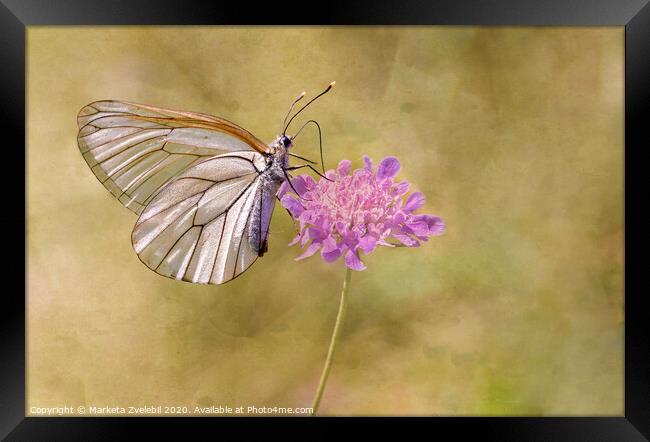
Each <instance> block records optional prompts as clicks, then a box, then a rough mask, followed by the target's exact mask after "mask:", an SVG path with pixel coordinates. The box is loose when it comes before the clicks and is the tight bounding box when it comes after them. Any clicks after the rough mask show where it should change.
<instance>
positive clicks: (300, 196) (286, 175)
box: [282, 167, 307, 200]
mask: <svg viewBox="0 0 650 442" xmlns="http://www.w3.org/2000/svg"><path fill="white" fill-rule="evenodd" d="M287 170H293V169H292V168H290V167H288V168H286V169H282V172H283V173H284V177H285V178H286V179H287V182H288V183H289V186H291V189H292V190H293V192H294V193H295V194H296V195H298V198H302V199H304V200H306V199H307V198H304V197H303V196H302V195H301V194H300V193H299V192H298V191H297V190H296V188H295V187H293V183H292V182H291V177H290V176H289V174H288V173H287Z"/></svg>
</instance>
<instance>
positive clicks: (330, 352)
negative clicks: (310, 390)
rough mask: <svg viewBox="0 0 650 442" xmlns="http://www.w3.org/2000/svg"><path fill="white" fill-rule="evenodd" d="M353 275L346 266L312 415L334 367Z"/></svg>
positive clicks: (314, 413)
mask: <svg viewBox="0 0 650 442" xmlns="http://www.w3.org/2000/svg"><path fill="white" fill-rule="evenodd" d="M351 277H352V271H351V270H350V268H349V267H346V271H345V279H344V280H343V290H342V291H341V301H340V303H339V313H338V315H337V316H336V323H335V324H334V331H333V332H332V339H331V341H330V348H329V350H328V352H327V359H325V367H324V368H323V373H322V374H321V376H320V382H319V384H318V389H317V390H316V396H315V397H314V402H313V403H312V406H311V408H312V411H311V415H312V416H315V415H316V412H317V411H318V405H320V400H321V398H322V397H323V390H325V384H326V383H327V377H328V376H329V374H330V368H332V358H333V356H334V349H335V348H336V342H337V341H338V338H339V334H340V333H341V325H342V324H343V318H344V317H345V309H346V307H347V303H348V287H349V286H350V278H351Z"/></svg>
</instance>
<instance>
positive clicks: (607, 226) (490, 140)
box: [27, 27, 624, 415]
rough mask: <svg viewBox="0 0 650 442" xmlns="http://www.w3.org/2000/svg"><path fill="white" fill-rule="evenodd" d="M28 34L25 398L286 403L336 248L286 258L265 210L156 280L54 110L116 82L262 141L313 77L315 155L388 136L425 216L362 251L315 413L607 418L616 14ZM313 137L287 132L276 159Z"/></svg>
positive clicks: (329, 304)
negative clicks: (228, 256) (412, 235)
mask: <svg viewBox="0 0 650 442" xmlns="http://www.w3.org/2000/svg"><path fill="white" fill-rule="evenodd" d="M27 43H28V44H27V48H28V59H27V72H28V97H27V104H28V121H27V124H28V150H27V172H28V173H27V189H28V198H27V205H28V214H27V215H28V226H27V228H28V244H27V253H28V258H27V264H28V291H27V308H28V318H27V319H28V330H27V345H28V361H27V363H28V373H27V408H28V409H27V412H28V414H29V409H30V408H31V407H33V406H38V407H53V406H63V405H68V406H77V405H84V406H91V405H94V406H122V407H127V406H130V405H133V406H144V405H163V406H164V405H176V406H188V407H190V410H193V407H194V406H195V405H201V406H210V405H215V406H219V405H221V406H231V407H236V406H240V405H243V406H248V405H252V406H258V407H261V406H267V407H268V406H282V407H305V406H310V403H311V400H312V397H313V394H314V391H315V389H316V385H317V383H318V378H319V375H320V372H321V369H322V365H323V362H324V359H325V355H326V351H327V346H328V343H329V337H330V333H331V330H332V327H333V323H334V319H335V316H336V311H337V307H338V300H339V292H340V287H341V283H342V279H343V276H344V273H345V270H344V266H343V264H342V262H340V261H339V262H337V263H335V264H327V263H325V262H323V261H322V260H321V259H320V257H318V256H315V257H312V258H310V259H308V260H304V261H299V262H295V261H294V260H293V258H295V257H296V256H297V255H298V254H299V253H300V251H299V250H298V249H297V248H296V247H292V248H289V247H287V243H288V242H289V241H290V240H291V239H292V238H293V236H294V234H295V228H294V227H293V224H292V221H291V219H290V218H289V216H288V215H287V213H286V212H285V211H284V210H283V209H282V208H279V207H278V208H276V211H275V215H274V218H273V221H272V226H271V229H272V230H271V232H272V233H271V238H270V244H269V252H268V254H267V255H266V256H265V257H264V258H262V259H260V260H258V261H257V263H256V264H254V266H253V267H251V268H250V269H249V270H248V271H247V272H246V273H245V274H244V275H243V276H242V277H240V278H238V279H237V280H235V281H233V282H230V283H228V284H226V285H224V286H201V285H192V284H189V283H183V282H176V281H173V280H170V279H167V278H163V277H161V276H158V275H156V274H155V273H153V272H152V271H150V270H149V269H147V268H146V267H145V266H143V265H142V264H141V263H140V262H139V260H138V258H137V256H136V254H135V252H134V251H133V250H132V247H131V241H130V235H131V229H132V228H133V225H134V223H135V220H136V216H135V215H134V214H133V213H132V212H130V211H129V210H127V209H125V208H124V207H122V206H121V205H120V204H119V203H118V202H117V201H115V200H114V199H113V198H112V197H111V196H110V194H109V193H108V192H107V191H106V190H105V189H104V187H103V186H102V185H101V184H100V183H99V182H98V181H97V179H96V178H95V177H94V175H93V174H92V173H91V171H90V170H89V168H88V167H87V165H86V163H85V162H84V160H83V159H82V157H81V155H80V153H79V151H78V148H77V145H76V133H77V127H76V113H77V111H78V110H79V109H80V108H81V107H82V106H84V105H85V104H87V103H90V102H92V101H94V100H98V99H123V100H131V101H136V102H142V103H147V104H151V105H155V106H161V107H170V108H175V109H182V110H193V111H198V112H205V113H210V114H214V115H219V116H223V117H225V118H227V119H230V120H232V121H234V122H236V123H238V124H240V125H242V126H244V127H245V128H247V129H249V130H250V131H251V132H253V133H254V134H256V135H257V136H258V137H259V138H261V139H263V140H266V141H270V140H272V139H273V138H274V137H275V136H276V135H277V133H278V131H279V130H280V125H281V122H282V118H283V117H284V114H285V111H286V110H287V107H288V105H289V103H290V101H291V100H292V99H293V98H294V97H295V96H296V95H297V94H298V93H299V92H301V91H302V90H307V92H308V94H312V95H313V94H315V93H317V92H318V91H319V90H321V89H322V88H323V87H324V86H326V85H327V84H328V83H329V82H330V81H332V80H336V81H337V85H336V87H335V88H334V90H333V91H332V92H331V93H330V94H328V95H326V96H325V97H323V98H321V99H320V100H319V101H318V102H317V103H315V104H314V105H313V106H312V107H311V109H310V110H309V111H306V112H304V118H302V115H301V117H300V120H301V121H305V119H307V118H316V119H318V121H319V122H320V123H321V125H322V126H323V129H324V143H325V161H326V164H327V166H329V167H333V166H335V164H336V163H337V162H338V161H339V160H341V159H343V158H348V159H350V160H352V162H353V166H354V167H361V165H362V161H361V156H362V155H363V154H364V153H367V154H368V155H370V156H371V157H372V158H373V159H374V160H375V162H378V161H379V160H381V159H382V158H383V157H384V156H385V155H396V156H397V157H399V159H400V161H401V163H402V169H401V171H400V173H399V175H398V177H399V178H403V179H407V180H409V181H410V182H411V183H412V189H413V190H418V189H419V190H421V191H422V192H424V194H425V195H426V197H427V202H426V205H425V207H424V208H423V209H422V210H421V212H422V213H432V214H436V215H439V216H441V217H442V218H443V219H444V220H445V222H446V223H447V231H446V232H445V234H444V235H442V236H440V237H436V238H433V239H432V240H431V241H430V242H428V243H426V244H424V245H423V246H422V247H420V248H413V249H411V248H401V249H386V248H382V249H381V250H379V251H376V252H374V253H373V254H371V255H370V256H366V257H364V258H363V259H364V261H365V262H366V264H367V265H368V269H367V270H366V271H364V272H355V273H354V274H353V276H352V283H351V289H350V303H349V310H348V315H347V317H346V319H345V325H344V329H343V334H342V337H341V342H340V346H339V348H338V352H337V353H336V356H335V360H334V365H333V368H332V373H331V376H330V381H329V384H328V386H327V388H326V390H325V395H324V398H323V402H322V405H321V413H322V414H329V415H375V414H381V415H399V414H419V415H585V414H590V415H592V414H593V415H621V414H622V413H623V362H622V359H623V283H622V272H623V86H624V83H623V81H624V78H623V66H624V64H623V61H624V59H623V48H624V30H623V28H622V27H611V28H597V27H592V28H543V27H540V28H476V27H390V28H380V27H378V28H372V27H331V28H327V27H317V28H312V27H279V28H267V27H249V28H236V27H156V28H144V27H128V28H115V27H110V28H107V27H96V28H92V27H67V28H57V27H30V28H29V29H28V36H27ZM297 127H298V125H297V124H296V125H294V126H293V131H295V130H296V129H297ZM290 132H292V131H290ZM317 146H318V144H317V138H316V135H315V131H314V130H313V129H312V128H309V129H306V130H305V132H303V134H301V136H300V137H299V138H298V139H297V140H296V147H295V152H296V153H299V154H302V155H304V156H307V157H311V158H314V159H316V158H317V157H318V147H317Z"/></svg>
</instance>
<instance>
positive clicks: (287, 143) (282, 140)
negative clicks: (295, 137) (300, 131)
mask: <svg viewBox="0 0 650 442" xmlns="http://www.w3.org/2000/svg"><path fill="white" fill-rule="evenodd" d="M280 143H281V144H282V146H284V148H285V149H286V150H289V148H290V147H291V146H293V142H292V141H291V137H288V136H286V135H282V136H281V137H280Z"/></svg>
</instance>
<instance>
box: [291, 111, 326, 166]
mask: <svg viewBox="0 0 650 442" xmlns="http://www.w3.org/2000/svg"><path fill="white" fill-rule="evenodd" d="M310 123H311V124H315V125H316V128H317V129H318V146H319V148H320V164H321V167H322V168H323V173H325V161H323V134H322V132H321V130H320V124H318V121H316V120H309V121H307V122H306V123H305V124H303V125H302V127H301V128H300V129H298V132H296V134H295V135H294V136H293V139H294V140H295V139H296V137H298V135H299V134H300V132H301V131H302V130H303V129H304V128H305V126H307V125H308V124H310Z"/></svg>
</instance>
